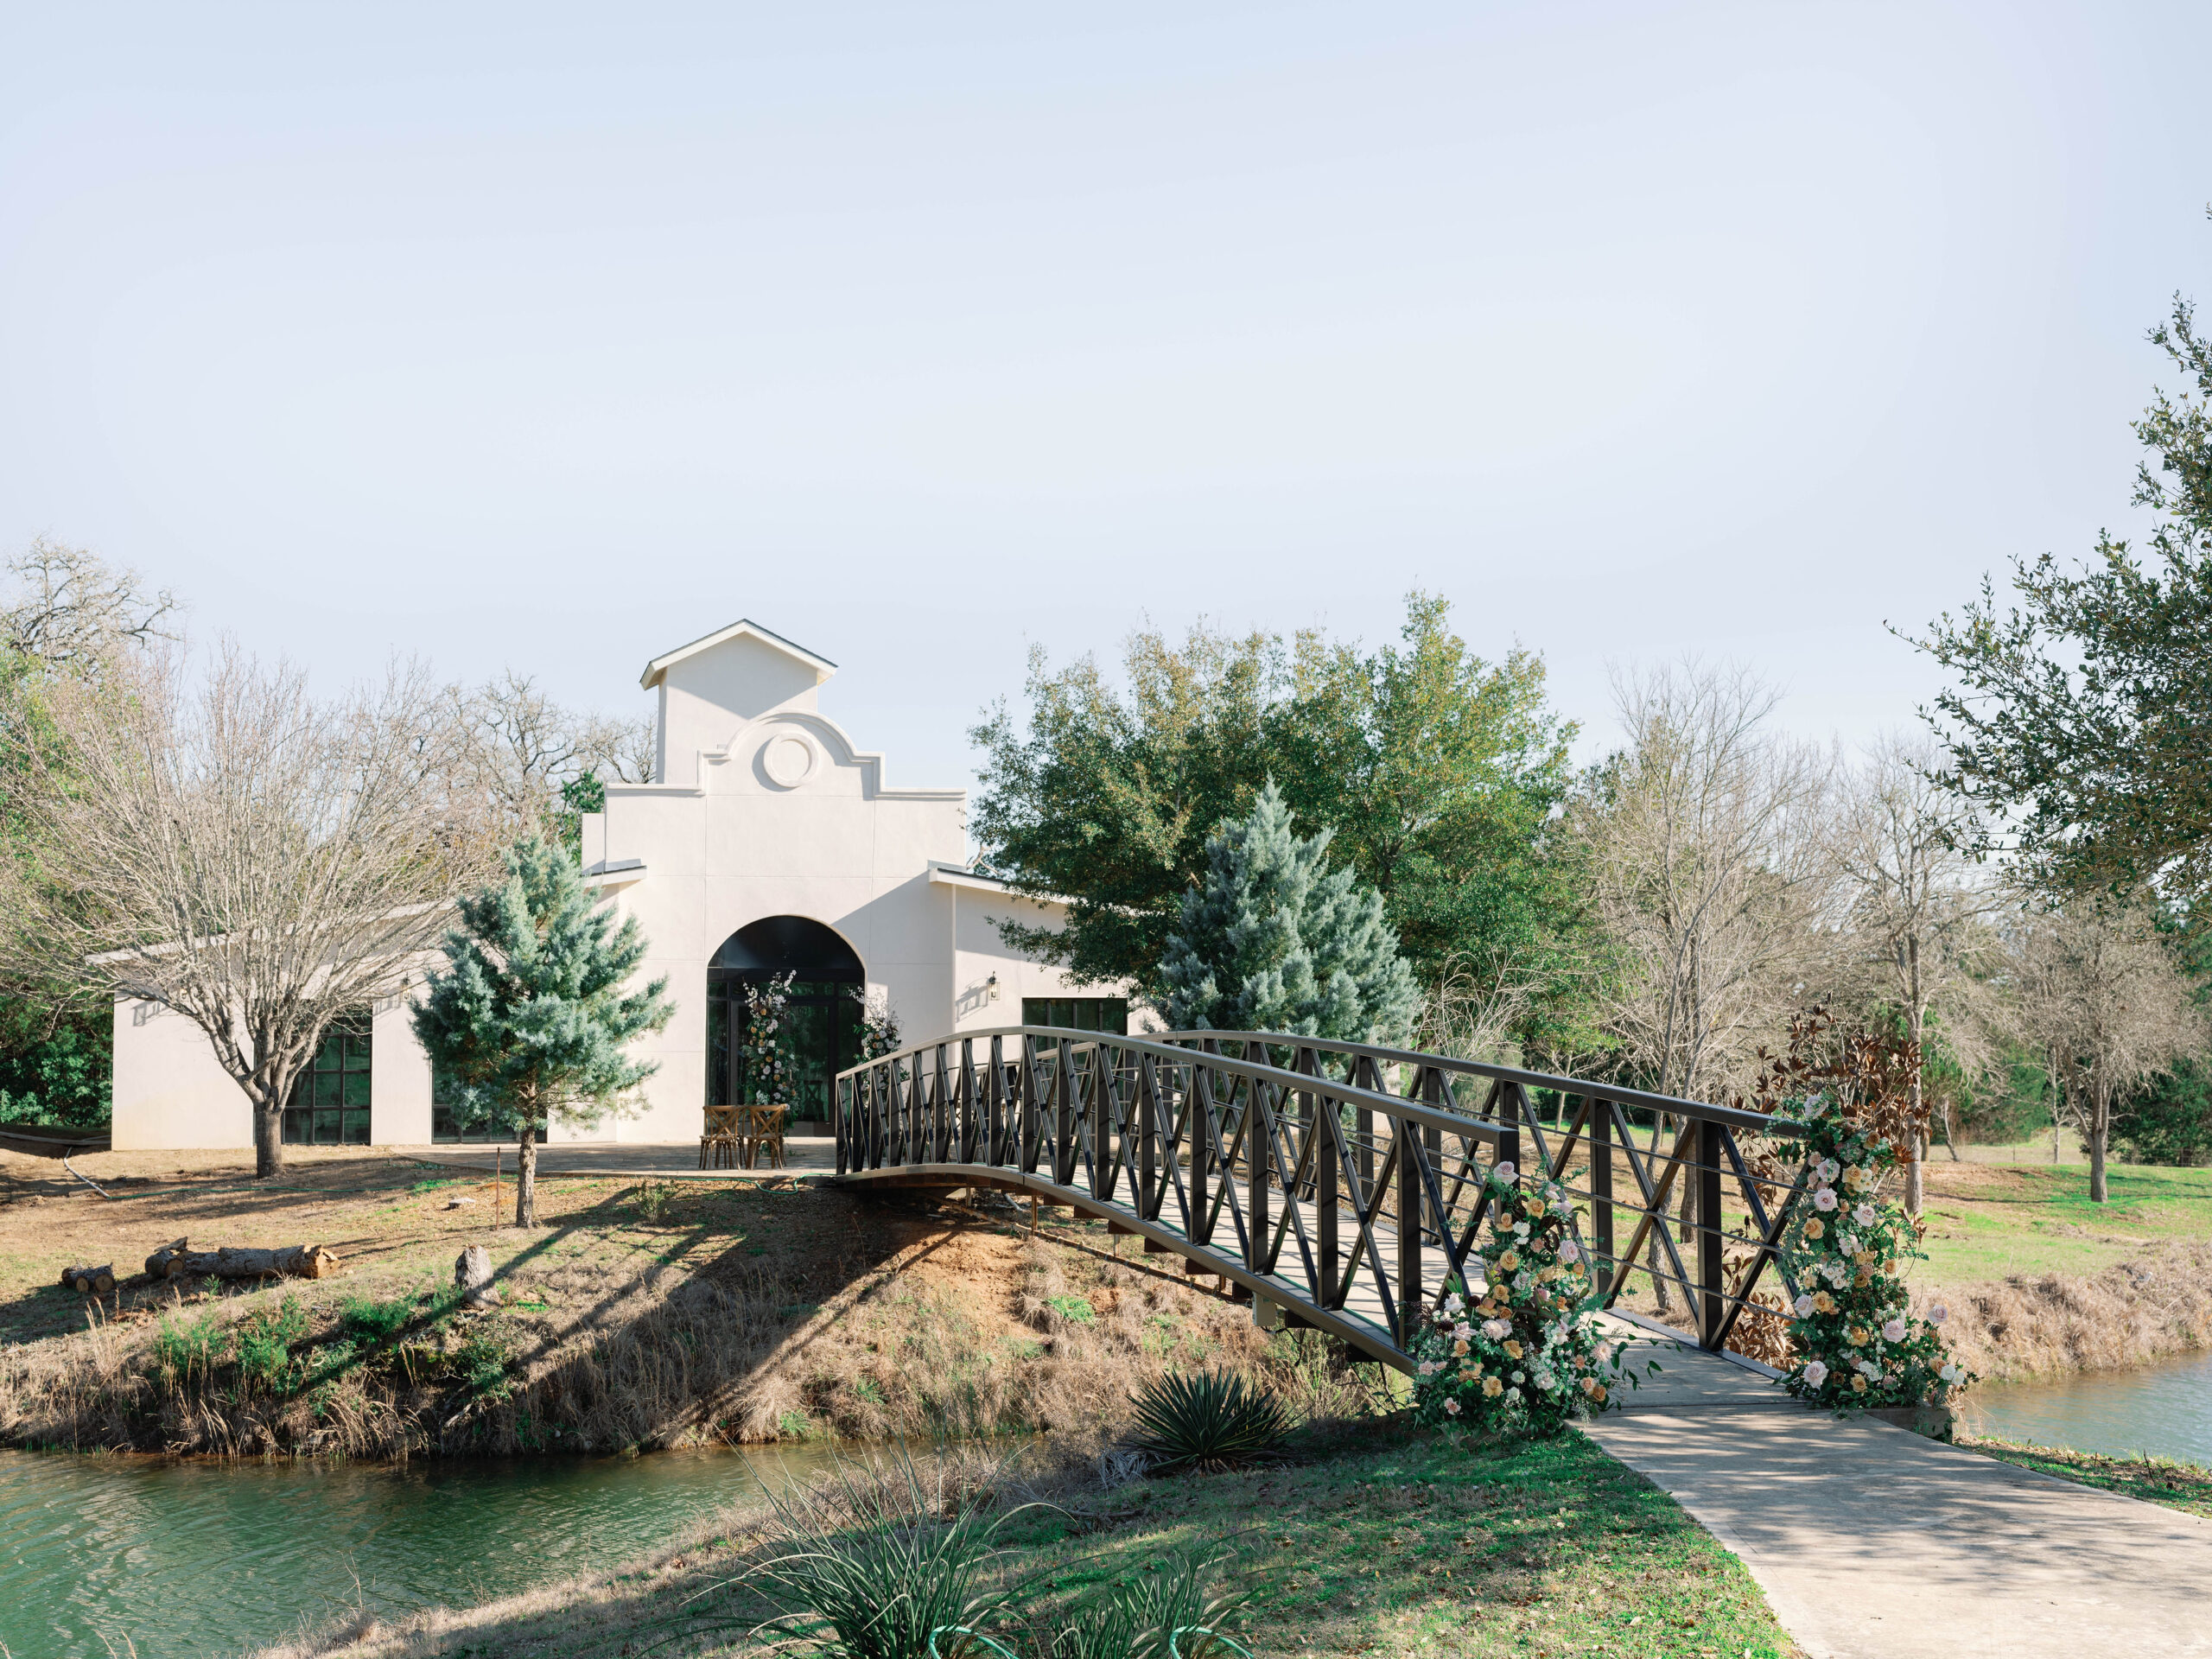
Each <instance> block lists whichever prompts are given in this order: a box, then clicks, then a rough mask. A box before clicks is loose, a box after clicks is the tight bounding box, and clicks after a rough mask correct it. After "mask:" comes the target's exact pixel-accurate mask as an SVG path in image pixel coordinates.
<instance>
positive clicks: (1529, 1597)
mask: <svg viewBox="0 0 2212 1659" xmlns="http://www.w3.org/2000/svg"><path fill="white" fill-rule="evenodd" d="M1112 1501H1114V1502H1115V1503H1116V1505H1117V1507H1118V1508H1119V1509H1120V1510H1122V1512H1123V1514H1122V1516H1110V1517H1108V1519H1107V1530H1104V1531H1103V1532H1101V1531H1096V1530H1093V1529H1092V1528H1093V1527H1095V1526H1096V1522H1095V1521H1092V1522H1085V1521H1084V1520H1081V1519H1078V1518H1077V1517H1074V1516H1051V1515H1048V1516H1045V1517H1043V1518H1041V1519H1039V1520H1036V1521H1034V1522H1030V1523H1028V1524H1027V1525H1025V1526H1023V1527H1021V1528H1020V1529H1009V1532H1008V1534H1007V1540H1006V1541H1007V1542H1008V1543H1018V1544H1021V1545H1024V1546H1026V1547H1027V1549H1028V1550H1029V1551H1031V1552H1033V1554H1031V1555H1030V1556H1029V1558H1028V1559H1029V1561H1030V1562H1031V1563H1033V1564H1035V1565H1039V1566H1041V1567H1044V1568H1045V1569H1046V1570H1045V1573H1044V1575H1043V1582H1045V1583H1046V1584H1047V1585H1048V1586H1050V1587H1052V1588H1053V1589H1055V1590H1057V1591H1059V1592H1065V1594H1067V1595H1069V1596H1070V1597H1071V1598H1072V1597H1077V1596H1080V1595H1082V1594H1084V1593H1085V1592H1088V1591H1090V1590H1091V1589H1093V1588H1095V1587H1096V1586H1097V1585H1099V1584H1100V1583H1103V1582H1104V1581H1106V1580H1109V1579H1111V1578H1113V1577H1116V1576H1117V1575H1121V1574H1126V1573H1135V1572H1141V1571H1142V1570H1143V1569H1144V1567H1145V1564H1146V1563H1147V1561H1152V1560H1160V1559H1161V1558H1162V1557H1163V1555H1164V1554H1166V1552H1169V1551H1181V1552H1183V1553H1185V1554H1192V1555H1197V1556H1199V1557H1201V1558H1203V1557H1206V1556H1210V1555H1211V1554H1212V1553H1214V1552H1215V1551H1216V1550H1217V1549H1219V1548H1222V1547H1223V1546H1227V1547H1228V1548H1230V1549H1231V1550H1233V1551H1234V1552H1235V1554H1236V1557H1237V1562H1238V1564H1237V1565H1236V1567H1235V1568H1234V1569H1233V1570H1231V1571H1230V1573H1229V1575H1228V1576H1229V1578H1230V1582H1231V1583H1232V1584H1233V1585H1235V1586H1236V1587H1238V1588H1240V1589H1243V1590H1244V1591H1246V1592H1249V1600H1248V1601H1247V1602H1246V1603H1245V1605H1244V1607H1243V1611H1242V1618H1243V1627H1242V1632H1241V1633H1240V1639H1243V1641H1245V1643H1247V1645H1248V1646H1250V1647H1251V1648H1252V1649H1254V1651H1255V1652H1257V1653H1264V1654H1268V1655H1270V1656H1290V1655H1306V1654H1322V1653H1331V1654H1334V1653H1343V1652H1362V1651H1370V1650H1371V1651H1373V1652H1376V1653H1378V1654H1382V1653H1389V1654H1394V1655H1395V1654H1421V1653H1436V1654H1451V1655H1455V1656H1457V1655H1498V1656H1504V1655H1515V1656H1522V1655H1528V1654H1532V1653H1535V1652H1539V1651H1541V1652H1545V1653H1577V1654H1581V1653H1597V1654H1609V1655H1621V1656H1653V1655H1656V1656H1684V1659H1690V1656H1701V1655H1711V1654H1725V1655H1727V1656H1729V1659H1736V1656H1739V1655H1742V1654H1746V1653H1748V1654H1751V1655H1753V1656H1755V1659H1784V1656H1789V1655H1794V1654H1796V1652H1797V1649H1796V1646H1795V1644H1794V1643H1791V1642H1790V1640H1789V1637H1788V1636H1787V1635H1786V1634H1784V1632H1783V1630H1782V1628H1781V1627H1780V1626H1779V1625H1778V1624H1776V1623H1775V1620H1774V1616H1773V1614H1772V1613H1771V1612H1770V1611H1769V1610H1768V1608H1767V1605H1766V1601H1765V1598H1764V1596H1762V1595H1761V1594H1760V1593H1759V1590H1758V1586H1757V1585H1756V1584H1755V1583H1754V1582H1753V1581H1752V1580H1751V1575H1750V1574H1749V1573H1746V1572H1745V1570H1744V1567H1743V1565H1742V1563H1741V1562H1739V1561H1738V1560H1736V1558H1735V1557H1734V1556H1732V1555H1731V1554H1728V1553H1727V1551H1726V1550H1724V1549H1723V1548H1721V1547H1720V1546H1719V1544H1718V1543H1716V1542H1715V1541H1713V1538H1712V1536H1711V1535H1709V1534H1707V1532H1706V1531H1705V1530H1704V1529H1701V1528H1700V1527H1699V1526H1698V1524H1697V1523H1696V1522H1694V1521H1693V1520H1691V1519H1690V1517H1689V1516H1688V1515H1687V1514H1686V1513H1684V1512H1683V1510H1681V1508H1680V1507H1679V1506H1678V1505H1676V1504H1675V1502H1674V1501H1673V1500H1672V1499H1671V1498H1669V1497H1667V1496H1666V1495H1665V1494H1664V1493H1663V1492H1661V1491H1659V1490H1658V1489H1657V1488H1656V1487H1654V1486H1653V1485H1652V1484H1650V1483H1649V1482H1648V1481H1646V1480H1645V1479H1643V1477H1642V1476H1640V1475H1637V1474H1635V1473H1633V1472H1632V1471H1630V1470H1627V1469H1625V1468H1624V1467H1622V1465H1619V1464H1618V1463H1616V1462H1615V1461H1614V1460H1613V1459H1611V1458H1610V1457H1608V1456H1606V1455H1605V1452H1601V1451H1600V1450H1599V1449H1598V1447H1597V1446H1593V1445H1592V1443H1591V1442H1590V1441H1588V1440H1585V1439H1584V1438H1583V1437H1582V1436H1581V1435H1580V1434H1573V1433H1568V1434H1563V1435H1560V1437H1558V1438H1557V1439H1555V1440H1545V1441H1535V1442H1522V1443H1518V1444H1513V1445H1506V1446H1480V1445H1472V1446H1470V1445H1460V1444H1452V1443H1448V1442H1445V1441H1441V1440H1408V1441H1406V1442H1403V1443H1402V1444H1400V1445H1396V1446H1390V1447H1388V1448H1386V1449H1383V1450H1351V1451H1346V1452H1339V1453H1338V1454H1337V1455H1334V1456H1329V1457H1320V1458H1315V1459H1312V1460H1311V1461H1306V1462H1299V1463H1293V1464H1287V1465H1273V1466H1267V1467H1262V1468H1256V1469H1252V1470H1248V1471H1241V1472H1232V1473H1228V1474H1217V1475H1192V1476H1185V1477H1175V1478H1159V1479H1153V1480H1149V1481H1146V1482H1144V1483H1141V1484H1139V1485H1137V1486H1135V1487H1130V1488H1124V1489H1123V1490H1122V1491H1121V1492H1118V1493H1116V1494H1115V1495H1114V1499H1113V1500H1112ZM1117 1522H1118V1524H1116V1523H1117Z"/></svg>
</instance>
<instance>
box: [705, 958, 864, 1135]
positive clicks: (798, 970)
mask: <svg viewBox="0 0 2212 1659" xmlns="http://www.w3.org/2000/svg"><path fill="white" fill-rule="evenodd" d="M785 974H789V975H790V976H791V995H790V1000H789V1001H788V1002H787V1003H786V1004H785V1020H784V1032H783V1034H784V1039H785V1042H786V1044H787V1045H788V1049H787V1052H788V1054H789V1057H790V1059H791V1070H792V1071H793V1073H794V1074H795V1076H796V1077H797V1078H798V1088H797V1090H796V1091H795V1092H796V1093H797V1095H798V1098H797V1099H796V1100H794V1101H793V1102H792V1103H791V1107H792V1112H791V1115H792V1116H794V1117H800V1118H809V1119H824V1118H827V1117H828V1116H829V1089H830V1084H831V1081H832V1079H834V1078H835V1077H836V1075H837V1073H838V1072H839V1071H842V1070H843V1069H844V1068H845V1067H847V1066H849V1065H854V1064H855V1063H856V1062H857V1061H858V1060H859V1058H860V1016H861V1003H860V999H861V995H862V993H863V990H864V988H865V987H866V984H867V981H868V975H867V972H866V970H865V969H862V968H861V959H860V958H859V957H857V956H855V955H854V954H853V947H852V946H850V945H849V944H846V943H845V942H844V940H843V939H842V938H839V937H838V936H837V934H836V932H834V931H831V930H830V929H829V928H826V927H824V926H823V925H822V924H821V923H819V922H816V921H810V920H808V919H807V918H805V917H804V916H767V917H763V918H761V919H760V920H759V921H757V922H748V923H747V925H745V926H743V927H741V928H739V929H738V930H737V931H736V932H734V933H733V934H731V935H730V936H729V938H727V939H724V940H723V941H722V946H721V950H717V951H715V955H714V959H713V960H712V961H711V962H709V963H708V964H707V1102H706V1103H707V1104H708V1105H709V1106H728V1105H734V1104H736V1103H740V1102H741V1101H742V1100H743V1099H744V1098H745V1062H744V1057H743V1056H742V1055H741V1054H740V1053H739V1052H737V1050H738V1037H739V1035H740V1034H741V1033H742V1032H743V1031H744V1028H745V988H746V986H747V985H759V984H764V983H766V982H767V981H769V980H771V979H779V978H781V977H782V976H784V975H785Z"/></svg>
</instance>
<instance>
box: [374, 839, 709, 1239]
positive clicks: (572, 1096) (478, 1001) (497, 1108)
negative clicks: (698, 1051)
mask: <svg viewBox="0 0 2212 1659" xmlns="http://www.w3.org/2000/svg"><path fill="white" fill-rule="evenodd" d="M503 857H504V861H505V865H506V870H507V879H506V880H505V882H503V883H502V884H501V885H499V887H492V888H489V889H487V890H486V891H485V892H483V893H479V894H477V895H476V896H475V897H474V898H473V899H461V902H460V907H461V925H460V926H459V927H457V928H454V930H452V931H450V932H448V934H447V935H446V939H445V954H446V962H447V970H446V971H445V972H443V973H435V972H434V973H432V974H431V975H430V976H429V995H428V996H426V997H425V998H424V999H423V1002H422V1004H421V1005H420V1006H419V1007H416V1010H415V1034H416V1038H417V1039H420V1041H421V1042H422V1045H423V1048H424V1049H426V1050H427V1051H428V1052H429V1056H430V1064H431V1065H432V1066H433V1067H435V1068H436V1069H437V1070H438V1071H440V1072H442V1074H443V1075H444V1077H445V1079H446V1081H447V1083H448V1087H449V1088H450V1090H451V1091H452V1103H453V1109H454V1116H455V1117H456V1119H458V1120H459V1121H460V1122H461V1123H463V1124H469V1123H475V1122H489V1123H491V1124H492V1125H493V1127H495V1128H500V1129H504V1130H507V1131H509V1132H512V1134H513V1135H515V1137H516V1141H517V1143H518V1148H519V1157H518V1167H517V1174H516V1179H515V1225H516V1226H518V1227H529V1226H532V1225H535V1224H536V1222H537V1135H538V1131H539V1130H540V1129H541V1128H545V1127H547V1126H549V1125H550V1123H551V1122H553V1121H554V1120H555V1119H556V1118H557V1119H559V1120H561V1121H562V1122H567V1123H571V1124H575V1125H578V1126H580V1127H583V1128H590V1127H592V1126H594V1125H595V1124H597V1123H599V1122H602V1121H603V1120H604V1119H605V1118H606V1117H607V1116H608V1115H609V1114H610V1113H612V1112H613V1111H615V1110H617V1109H619V1108H620V1104H621V1103H622V1100H623V1097H624V1096H626V1095H627V1094H628V1093H629V1092H630V1091H631V1090H633V1089H635V1088H636V1087H637V1086H638V1085H639V1084H641V1083H643V1082H644V1081H645V1079H646V1078H647V1077H651V1076H652V1074H653V1072H654V1071H655V1070H656V1069H657V1068H656V1067H655V1066H653V1065H651V1064H650V1063H647V1062H645V1061H640V1060H633V1059H632V1058H630V1057H629V1056H628V1055H627V1054H626V1052H624V1049H625V1046H626V1045H627V1044H628V1043H629V1042H630V1041H631V1040H632V1039H633V1038H636V1037H639V1036H641V1035H643V1034H644V1033H646V1032H649V1031H658V1030H660V1029H661V1028H662V1027H664V1026H666V1025H667V1024H668V1021H669V1019H670V1017H671V1015H672V1014H674V1012H675V1009H674V1008H673V1007H672V1006H671V1004H670V1003H669V1001H668V1000H667V997H666V995H665V993H666V991H667V988H668V982H667V981H666V980H664V979H657V980H655V981H653V982H652V983H651V984H649V985H647V986H646V987H645V988H644V989H643V990H640V991H637V992H634V993H632V994H630V995H624V994H623V990H622V987H623V984H624V982H626V981H627V980H628V978H629V977H630V976H631V974H632V973H633V972H634V971H635V970H636V969H637V966H638V964H639V963H640V962H642V961H643V960H644V959H645V938H644V936H643V935H642V934H641V933H640V932H639V928H638V921H637V918H635V917H634V916H632V917H629V918H625V919H624V921H623V923H622V925H621V926H620V928H614V927H613V926H612V922H613V918H612V917H610V916H609V915H608V914H607V912H605V911H603V910H601V909H600V908H599V906H598V905H597V903H596V901H595V900H594V898H593V895H592V893H590V891H589V890H588V889H587V888H586V887H584V885H583V881H582V878H581V877H580V876H579V874H577V870H576V865H575V861H574V860H573V859H571V858H569V856H568V855H566V854H565V853H563V852H562V851H561V850H560V849H558V848H556V847H550V846H548V845H547V844H546V843H545V842H544V841H543V839H541V838H540V837H539V836H535V835H531V836H525V837H524V839H523V840H521V841H519V842H517V843H516V844H515V845H514V846H513V847H512V848H510V849H507V851H506V852H505V855H503Z"/></svg>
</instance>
